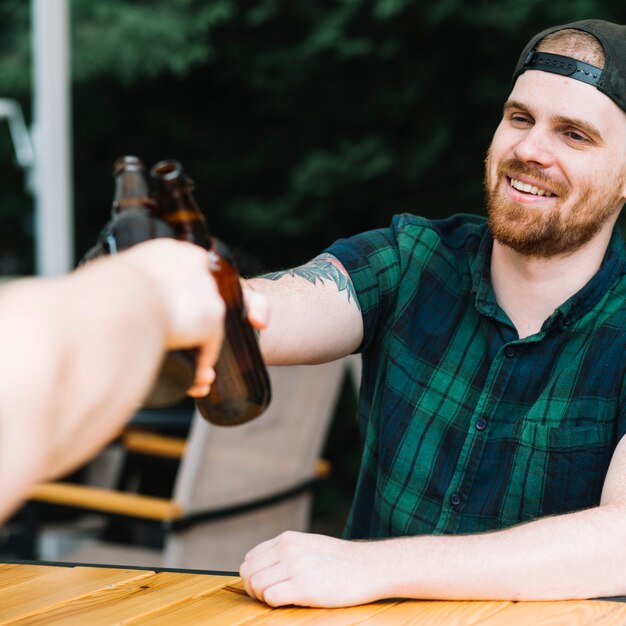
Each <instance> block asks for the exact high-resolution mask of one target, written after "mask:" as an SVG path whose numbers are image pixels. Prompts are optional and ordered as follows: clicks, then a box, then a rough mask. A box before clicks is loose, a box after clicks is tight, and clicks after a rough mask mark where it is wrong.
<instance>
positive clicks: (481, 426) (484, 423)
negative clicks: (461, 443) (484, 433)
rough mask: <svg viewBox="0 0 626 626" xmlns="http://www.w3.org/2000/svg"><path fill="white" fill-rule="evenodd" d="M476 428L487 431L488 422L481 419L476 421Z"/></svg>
mask: <svg viewBox="0 0 626 626" xmlns="http://www.w3.org/2000/svg"><path fill="white" fill-rule="evenodd" d="M474 426H476V430H485V428H487V420H486V419H483V418H482V417H481V418H480V419H479V420H476V424H474Z"/></svg>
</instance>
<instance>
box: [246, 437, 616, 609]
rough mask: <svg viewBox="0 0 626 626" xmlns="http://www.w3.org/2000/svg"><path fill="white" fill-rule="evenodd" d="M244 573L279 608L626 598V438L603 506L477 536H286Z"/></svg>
mask: <svg viewBox="0 0 626 626" xmlns="http://www.w3.org/2000/svg"><path fill="white" fill-rule="evenodd" d="M241 574H242V576H243V579H244V585H245V587H246V590H247V591H248V593H249V594H250V595H252V596H253V597H256V598H258V599H260V600H263V601H265V602H267V603H268V604H270V605H272V606H280V605H284V604H301V605H306V606H323V607H337V606H350V605H354V604H362V603H365V602H371V601H373V600H377V599H380V598H390V597H406V598H423V599H446V600H563V599H574V598H594V597H602V596H615V595H624V594H626V437H624V438H623V439H622V441H621V442H620V444H619V445H618V447H617V449H616V451H615V453H614V455H613V459H612V461H611V465H610V468H609V471H608V474H607V477H606V480H605V484H604V489H603V493H602V500H601V503H600V506H598V507H596V508H593V509H588V510H585V511H579V512H575V513H569V514H566V515H559V516H554V517H546V518H542V519H538V520H535V521H533V522H528V523H526V524H521V525H519V526H515V527H512V528H509V529H507V530H502V531H494V532H486V533H482V534H475V535H458V536H449V535H448V536H436V535H432V536H430V535H429V536H418V537H401V538H396V539H387V540H379V541H344V540H340V539H334V538H331V537H324V536H321V535H307V534H303V533H293V532H290V533H284V534H282V535H280V536H278V537H276V538H275V539H272V540H270V541H267V542H265V543H262V544H260V545H259V546H257V547H256V548H254V549H253V550H252V551H251V552H249V553H248V555H246V559H245V561H244V563H243V564H242V566H241Z"/></svg>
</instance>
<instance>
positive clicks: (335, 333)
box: [247, 254, 363, 365]
mask: <svg viewBox="0 0 626 626" xmlns="http://www.w3.org/2000/svg"><path fill="white" fill-rule="evenodd" d="M247 284H248V286H249V287H250V288H251V289H252V290H253V291H255V292H260V293H262V294H263V295H265V296H266V298H267V301H268V304H269V323H268V326H267V328H265V329H264V330H263V332H262V333H261V339H260V345H261V350H262V351H263V355H264V357H265V360H266V362H267V363H268V364H269V365H291V364H310V363H322V362H325V361H332V360H334V359H337V358H339V357H342V356H345V355H346V354H350V353H352V352H353V351H354V350H356V349H357V348H358V346H359V344H360V343H361V340H362V337H363V319H362V317H361V310H360V308H359V303H358V300H357V298H356V294H355V291H354V286H353V285H352V280H351V279H350V276H349V274H348V272H347V271H346V269H345V268H344V267H343V265H342V264H341V263H340V261H339V260H338V259H337V258H336V257H334V256H333V255H331V254H322V255H320V256H317V257H315V258H314V259H313V260H311V261H309V262H308V263H306V264H305V265H301V266H299V267H296V268H294V269H290V270H286V271H282V272H274V273H272V274H266V275H264V276H259V277H258V278H254V279H252V280H249V281H247Z"/></svg>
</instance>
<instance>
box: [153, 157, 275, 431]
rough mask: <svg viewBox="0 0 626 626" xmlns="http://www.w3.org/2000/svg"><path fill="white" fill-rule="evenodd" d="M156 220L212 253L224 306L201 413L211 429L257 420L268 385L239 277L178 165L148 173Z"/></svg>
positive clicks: (158, 167) (158, 166) (164, 165)
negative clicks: (219, 338) (220, 335)
mask: <svg viewBox="0 0 626 626" xmlns="http://www.w3.org/2000/svg"><path fill="white" fill-rule="evenodd" d="M150 176H151V178H152V180H153V182H154V197H155V198H156V201H157V204H158V207H159V215H160V217H161V219H163V220H164V221H166V222H167V223H168V224H169V225H170V226H172V228H173V229H174V230H175V231H176V237H177V238H178V239H181V240H184V241H190V242H192V243H195V244H197V245H200V246H203V247H204V248H206V249H207V250H210V251H211V253H212V254H211V255H210V260H211V273H212V274H213V277H214V278H215V281H216V283H217V287H218V289H219V292H220V295H221V296H222V298H223V299H224V302H225V303H226V319H225V336H224V343H223V345H222V351H221V353H220V356H219V358H218V360H217V363H216V364H215V381H214V383H213V384H212V385H211V391H210V392H209V394H208V395H207V396H206V397H204V398H199V399H197V400H196V404H197V406H198V409H199V410H200V413H202V415H203V416H204V417H205V419H207V420H208V421H209V422H211V423H213V424H218V425H220V426H234V425H236V424H243V423H244V422H247V421H249V420H251V419H254V418H255V417H257V416H258V415H260V414H261V413H262V412H263V411H264V410H265V408H266V407H267V405H268V404H269V402H270V396H271V391H270V381H269V376H268V374H267V370H266V368H265V364H264V363H263V358H262V356H261V352H260V350H259V346H258V343H257V341H256V337H255V335H254V331H253V329H252V327H251V326H250V324H249V323H248V320H247V317H246V312H245V307H244V303H243V295H242V292H241V285H240V283H239V274H238V272H237V269H236V266H235V263H234V260H233V258H232V256H231V254H230V252H229V251H228V248H227V247H226V246H225V244H223V243H222V242H220V241H219V240H217V239H215V238H213V237H211V235H210V234H209V230H208V228H207V225H206V220H205V219H204V215H203V214H202V212H201V211H200V209H199V207H198V205H197V203H196V201H195V198H194V196H193V182H192V181H191V180H190V179H189V178H187V177H186V176H185V173H184V171H183V167H182V165H181V164H180V163H179V162H178V161H173V160H169V161H161V162H160V163H157V164H156V165H155V166H154V167H153V168H152V169H151V170H150Z"/></svg>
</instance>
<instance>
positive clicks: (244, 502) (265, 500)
mask: <svg viewBox="0 0 626 626" xmlns="http://www.w3.org/2000/svg"><path fill="white" fill-rule="evenodd" d="M357 358H358V357H355V356H350V357H346V358H344V359H340V360H337V361H334V362H331V363H326V364H323V365H308V366H288V367H270V368H269V372H270V378H271V381H272V390H273V400H272V403H271V404H270V406H269V408H268V409H267V411H266V412H265V413H264V414H263V415H262V416H261V417H259V418H257V419H256V420H253V421H252V422H249V423H247V424H244V425H242V426H236V427H232V428H222V427H215V426H212V425H210V424H208V423H207V422H206V421H205V420H204V419H203V418H202V417H201V416H200V415H199V413H198V412H196V413H195V414H194V417H193V421H192V426H191V430H190V433H189V436H188V438H187V440H186V441H179V440H174V439H172V438H167V437H162V436H157V435H151V434H149V433H132V432H131V433H128V434H127V435H126V437H125V445H126V447H127V448H128V449H129V450H130V451H131V452H134V453H142V454H157V455H159V456H161V457H170V458H177V457H179V456H181V455H182V459H181V462H180V465H179V468H178V471H177V474H176V479H175V486H174V492H173V495H172V497H171V499H164V498H155V497H149V496H145V495H140V494H132V493H120V492H117V491H113V490H109V489H102V488H93V487H89V486H84V485H74V484H63V483H59V482H56V483H46V484H43V485H39V486H37V487H36V488H35V489H33V491H32V493H31V494H30V500H31V503H51V504H55V505H63V506H70V507H74V508H78V509H81V510H86V511H99V512H102V513H105V514H107V515H113V516H115V517H116V518H118V519H135V520H136V519H142V520H151V521H152V522H153V523H155V524H157V525H158V526H160V528H161V529H162V530H163V531H164V533H165V541H164V549H163V550H162V551H160V550H154V549H149V548H144V547H142V548H140V547H133V546H115V545H113V544H108V543H102V542H95V543H93V544H92V545H89V546H87V547H84V548H82V549H80V550H78V551H77V552H75V553H71V554H65V555H62V557H61V558H62V559H63V560H66V561H73V562H81V563H109V564H119V565H141V566H152V567H157V566H161V567H185V568H199V569H215V570H225V571H234V570H237V568H238V567H239V565H240V563H241V560H242V558H243V556H244V555H245V553H246V552H247V551H248V550H249V549H250V548H252V547H253V546H255V545H256V544H258V543H259V542H261V541H263V540H265V539H269V538H271V537H273V536H275V535H277V534H279V533H280V532H282V531H284V530H288V529H292V530H308V528H309V520H310V508H311V488H312V486H313V485H314V483H315V482H316V481H318V480H319V479H320V478H322V477H324V476H326V475H328V473H329V467H328V465H327V464H325V463H324V462H323V461H320V455H321V453H322V451H323V447H324V444H325V441H326V436H327V433H328V429H329V426H330V423H331V420H332V417H333V414H334V409H335V407H336V404H337V399H338V396H339V393H340V391H341V389H342V387H343V383H344V380H345V377H346V375H349V376H353V375H354V372H355V371H358V365H357V366H356V367H357V370H355V369H354V368H355V364H354V362H353V361H354V360H355V359H357ZM30 506H31V507H32V506H33V505H32V504H31V505H30ZM35 528H36V522H35Z"/></svg>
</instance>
